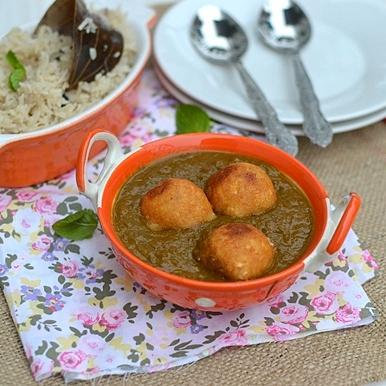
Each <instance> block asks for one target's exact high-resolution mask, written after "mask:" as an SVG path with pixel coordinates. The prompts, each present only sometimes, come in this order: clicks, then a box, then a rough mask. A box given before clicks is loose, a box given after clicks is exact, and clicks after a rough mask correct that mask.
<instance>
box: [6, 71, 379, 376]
mask: <svg viewBox="0 0 386 386" xmlns="http://www.w3.org/2000/svg"><path fill="white" fill-rule="evenodd" d="M175 103H176V101H175V100H174V99H172V98H171V97H169V96H168V95H167V94H166V93H165V91H164V90H163V89H162V88H161V87H160V85H159V83H158V81H157V80H156V78H155V77H154V74H153V72H152V71H151V70H148V71H147V72H146V74H145V76H144V79H143V82H142V86H141V90H140V103H139V106H140V107H138V108H137V110H136V113H135V118H134V120H133V121H132V123H131V124H130V126H129V127H128V129H127V130H126V131H125V133H124V134H123V135H122V136H121V143H122V146H123V147H124V148H125V149H126V151H129V150H130V149H131V148H133V147H137V146H140V145H141V144H143V143H144V142H148V141H151V140H153V139H156V138H158V137H160V136H164V135H169V134H171V133H173V131H174V105H175ZM216 130H217V131H228V132H229V131H232V129H230V128H226V127H224V126H221V125H217V126H216ZM232 132H234V133H235V131H234V130H233V131H232ZM100 166H101V161H100V159H99V160H98V159H97V160H94V161H93V162H92V163H90V166H89V167H90V171H91V172H94V173H97V171H98V169H99V168H100ZM81 207H83V208H85V207H91V204H90V202H89V201H88V200H87V199H86V198H85V197H83V196H80V195H78V194H77V189H76V185H75V179H74V173H73V172H71V173H68V174H66V175H64V176H62V177H61V178H59V179H57V180H53V181H50V182H47V183H44V184H41V185H38V186H35V187H32V188H25V189H17V190H11V189H2V190H0V213H1V217H0V284H1V286H2V288H3V291H4V294H5V296H6V299H7V302H8V305H9V309H10V312H11V315H12V317H13V320H14V322H15V325H16V327H17V329H18V332H19V334H20V338H21V341H22V343H23V346H24V349H25V352H26V355H27V358H28V360H29V362H30V366H31V371H32V374H33V376H34V378H35V379H36V380H37V381H39V380H42V379H44V378H47V377H49V376H51V375H53V374H57V373H62V374H63V376H64V378H65V379H66V381H71V380H74V379H91V378H94V377H97V376H101V375H105V374H126V373H138V372H153V371H158V370H164V369H168V368H171V367H174V366H179V365H183V364H186V363H191V362H194V361H197V360H198V359H200V358H204V357H206V356H208V355H211V354H213V353H214V352H216V351H217V350H219V349H220V348H222V347H225V346H236V345H248V344H257V343H263V342H268V341H283V340H287V339H295V338H300V337H303V336H306V335H310V334H314V333H317V332H322V331H331V330H337V329H342V328H347V327H354V326H361V325H366V324H369V323H371V322H373V321H374V319H375V313H376V311H375V309H374V307H373V305H372V303H371V301H370V300H369V298H368V296H367V295H366V293H365V291H364V290H363V288H362V286H361V285H362V284H363V283H364V282H365V281H367V280H369V279H371V278H372V277H374V273H375V271H376V269H377V268H378V265H377V263H376V261H375V260H374V258H373V257H372V256H371V254H370V253H369V252H368V251H367V250H366V251H363V250H362V249H361V248H360V246H359V243H358V240H357V238H356V236H355V234H354V233H353V232H351V233H350V235H349V237H348V239H347V240H346V243H345V246H344V249H342V251H341V252H340V253H339V256H338V257H337V258H335V259H334V260H332V261H330V262H328V263H326V264H325V265H323V266H320V267H319V269H318V270H317V271H316V272H313V273H303V275H302V276H301V278H300V280H299V281H298V282H297V283H296V284H295V285H293V286H292V287H291V288H290V289H288V290H287V291H286V292H285V293H283V294H282V295H280V296H278V297H276V298H273V299H270V300H269V301H268V302H266V303H264V304H260V305H256V306H255V307H252V308H249V309H245V310H242V311H232V312H224V313H220V312H203V311H195V310H188V309H183V308H181V307H179V306H177V305H174V304H170V303H167V302H166V301H164V300H161V299H158V298H156V297H154V296H152V295H151V294H150V293H148V292H147V291H146V290H145V289H143V288H142V287H140V286H139V285H138V284H137V283H135V282H133V281H132V280H131V279H130V277H128V276H127V275H126V274H125V272H124V270H123V269H122V268H121V266H120V265H119V264H118V262H117V261H116V259H115V257H114V255H113V253H112V251H111V249H110V247H109V244H108V242H107V241H106V238H105V237H104V235H103V233H102V231H101V230H100V229H99V230H98V231H97V232H96V234H95V236H94V237H93V238H92V239H91V240H84V241H80V242H70V241H68V240H65V239H62V238H60V237H58V236H56V235H54V233H53V231H52V228H51V226H52V224H53V223H54V222H55V221H56V220H57V219H59V218H62V217H63V216H65V215H67V214H69V213H71V212H72V211H76V210H78V209H80V208H81Z"/></svg>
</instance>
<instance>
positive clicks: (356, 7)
mask: <svg viewBox="0 0 386 386" xmlns="http://www.w3.org/2000/svg"><path fill="white" fill-rule="evenodd" d="M208 2H209V3H211V4H216V5H218V6H220V7H222V8H223V9H224V10H226V11H227V12H228V13H230V14H231V15H233V16H234V18H235V19H236V20H237V21H238V22H239V23H240V24H241V25H242V26H243V27H244V29H245V31H246V33H247V35H248V38H249V49H248V51H247V53H246V54H245V56H244V58H243V60H244V63H245V66H246V67H247V69H248V70H249V71H250V73H251V74H252V76H253V78H254V79H255V80H256V81H257V83H258V84H259V85H260V86H261V88H262V89H263V91H264V92H265V94H266V95H267V97H268V99H269V100H270V102H271V103H272V104H273V106H274V107H275V108H276V110H277V112H278V115H279V118H280V119H281V121H282V122H283V123H285V124H287V125H290V127H291V128H292V129H293V130H294V132H295V134H299V135H301V134H302V130H301V125H302V122H303V117H302V114H301V110H300V103H299V100H298V94H297V90H296V85H295V80H294V74H293V72H292V66H291V63H290V58H288V57H286V56H284V55H281V54H278V53H276V52H274V51H272V50H271V49H270V48H268V47H266V46H265V45H264V44H263V43H262V42H261V41H260V39H259V37H258V34H257V17H258V13H259V11H260V9H261V7H262V4H263V0H254V1H250V0H238V1H234V0H185V1H181V2H179V3H177V4H176V5H174V6H173V7H171V8H170V10H168V12H167V13H166V14H165V15H164V16H163V17H162V19H161V20H160V21H159V23H158V25H157V27H156V30H155V34H154V65H155V70H156V73H157V75H158V77H159V79H160V81H161V83H162V84H163V86H164V87H165V88H166V89H167V90H168V91H169V92H170V93H171V94H172V95H173V96H175V97H176V98H177V99H178V100H180V101H181V102H183V103H193V104H196V105H200V106H202V107H203V108H204V109H205V110H206V111H207V112H208V113H209V115H211V116H212V118H213V119H215V120H218V121H219V122H222V123H225V124H229V125H232V126H235V127H238V128H242V129H248V130H253V131H258V132H259V131H261V125H260V122H258V121H257V118H256V116H255V113H254V112H253V110H252V108H251V107H250V105H249V103H248V99H247V96H246V95H245V92H244V89H243V86H242V83H241V81H240V79H239V78H238V75H237V73H236V71H235V70H234V69H233V68H231V67H227V66H220V65H216V64H212V63H209V62H207V61H206V60H205V59H203V58H202V57H201V56H199V54H198V53H197V52H196V51H195V49H194V47H193V46H192V44H191V42H190V36H189V29H190V25H191V23H192V20H193V17H194V14H195V12H196V10H197V9H198V8H199V7H200V6H201V5H204V4H207V3H208ZM297 2H298V3H299V5H300V6H301V7H302V8H303V9H304V11H305V12H306V14H307V15H308V17H309V18H310V20H311V23H312V29H313V31H312V38H311V40H310V42H309V43H308V44H307V45H306V46H305V47H304V49H303V50H302V51H301V56H302V58H303V60H304V64H305V66H306V68H307V70H308V73H309V75H310V78H311V79H312V82H313V84H314V88H315V91H316V93H317V95H318V96H319V99H320V104H321V109H322V111H323V113H324V114H325V116H326V118H327V120H328V121H329V122H331V124H332V126H333V130H334V132H335V133H340V132H344V131H348V130H353V129H358V128H361V127H364V126H366V125H369V124H371V123H374V122H377V121H380V120H381V119H383V118H385V117H386V1H385V0H312V1H311V0H298V1H297Z"/></svg>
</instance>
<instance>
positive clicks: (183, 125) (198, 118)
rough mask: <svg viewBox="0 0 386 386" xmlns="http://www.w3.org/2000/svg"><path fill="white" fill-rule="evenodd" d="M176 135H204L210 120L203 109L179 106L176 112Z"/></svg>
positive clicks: (186, 105) (184, 105) (208, 129)
mask: <svg viewBox="0 0 386 386" xmlns="http://www.w3.org/2000/svg"><path fill="white" fill-rule="evenodd" d="M176 127H177V130H176V133H177V134H185V133H206V132H208V131H210V127H211V120H210V118H209V116H208V114H207V113H206V111H204V110H203V109H201V108H200V107H198V106H195V105H188V104H180V105H178V106H177V110H176Z"/></svg>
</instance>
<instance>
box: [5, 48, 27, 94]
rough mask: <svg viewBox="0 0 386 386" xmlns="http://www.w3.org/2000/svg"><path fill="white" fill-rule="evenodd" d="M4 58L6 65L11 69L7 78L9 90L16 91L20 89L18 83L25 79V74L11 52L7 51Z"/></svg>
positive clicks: (22, 67)
mask: <svg viewBox="0 0 386 386" xmlns="http://www.w3.org/2000/svg"><path fill="white" fill-rule="evenodd" d="M5 57H6V59H7V62H8V64H9V65H10V66H11V67H12V71H11V73H10V74H9V78H8V83H9V88H10V89H11V90H13V91H17V89H18V88H19V87H20V82H22V81H23V80H25V78H26V77H27V72H26V70H25V68H24V66H23V64H22V63H21V62H20V60H19V59H18V58H17V56H16V55H15V53H14V52H13V51H8V52H7V55H6V56H5Z"/></svg>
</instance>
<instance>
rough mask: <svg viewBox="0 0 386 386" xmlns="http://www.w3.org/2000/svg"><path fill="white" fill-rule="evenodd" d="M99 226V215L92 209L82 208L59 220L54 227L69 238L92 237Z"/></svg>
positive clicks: (62, 235) (58, 232) (82, 238)
mask: <svg viewBox="0 0 386 386" xmlns="http://www.w3.org/2000/svg"><path fill="white" fill-rule="evenodd" d="M97 226H98V217H97V215H96V214H95V212H93V211H92V210H91V209H82V210H80V211H78V212H75V213H72V214H70V215H68V216H67V217H65V218H63V219H62V220H59V221H57V222H56V223H55V224H54V225H53V226H52V228H53V229H54V231H55V233H57V234H58V235H59V236H61V237H64V238H66V239H69V240H84V239H90V238H91V237H92V236H93V234H94V232H95V229H96V228H97Z"/></svg>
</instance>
